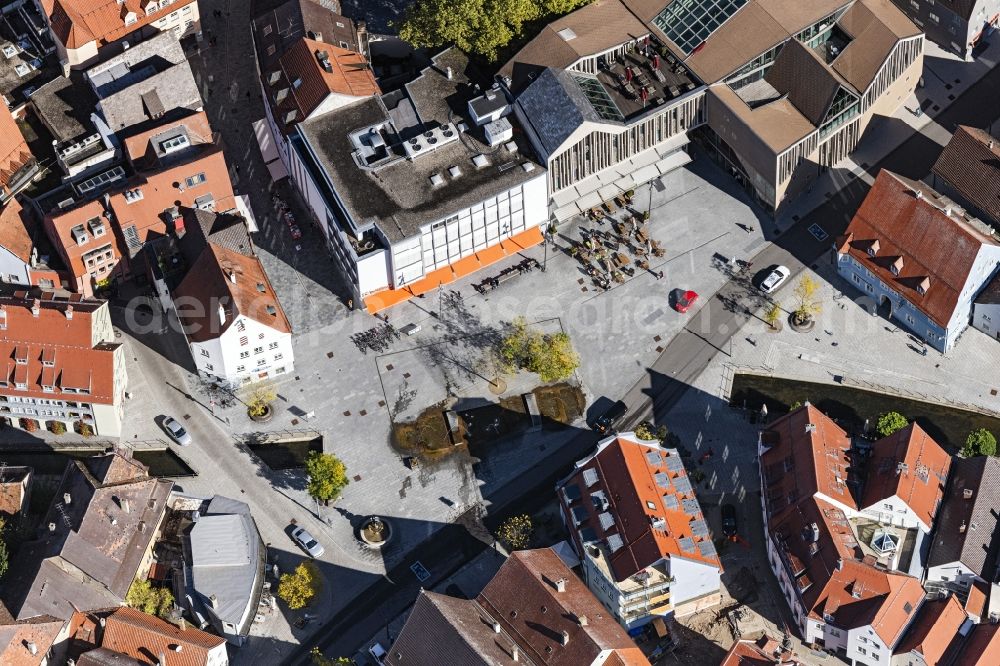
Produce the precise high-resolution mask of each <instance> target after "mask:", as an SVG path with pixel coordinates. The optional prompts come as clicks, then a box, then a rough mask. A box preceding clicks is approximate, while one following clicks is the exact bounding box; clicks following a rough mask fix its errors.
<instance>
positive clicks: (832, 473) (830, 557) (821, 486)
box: [760, 403, 923, 646]
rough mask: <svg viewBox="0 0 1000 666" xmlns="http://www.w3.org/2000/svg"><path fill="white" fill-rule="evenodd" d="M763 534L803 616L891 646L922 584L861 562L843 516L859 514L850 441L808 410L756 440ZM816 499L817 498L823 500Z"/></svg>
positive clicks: (784, 419)
mask: <svg viewBox="0 0 1000 666" xmlns="http://www.w3.org/2000/svg"><path fill="white" fill-rule="evenodd" d="M762 442H763V444H764V445H765V446H766V447H770V448H768V449H767V450H766V451H765V452H764V453H763V454H762V455H761V457H760V464H761V467H762V469H763V472H764V489H763V491H764V493H765V499H766V501H767V507H766V508H767V512H768V515H767V525H768V531H769V533H770V534H771V535H773V538H774V540H775V544H776V547H777V548H778V550H779V552H780V553H781V554H782V555H783V558H782V559H783V561H784V562H785V563H786V569H788V574H789V577H790V578H791V579H792V580H794V581H795V582H796V584H797V585H798V588H799V593H800V594H801V597H802V601H803V604H804V605H805V607H806V610H807V612H808V613H809V615H810V616H811V617H812V618H814V619H816V620H820V621H824V620H825V619H826V618H827V617H829V618H831V620H830V621H831V622H832V623H833V624H835V625H836V626H838V627H843V628H856V627H861V626H865V625H871V626H872V628H873V629H874V630H875V631H876V632H877V633H878V634H879V636H880V637H881V638H882V639H883V640H884V641H885V642H886V644H887V645H890V646H891V645H894V644H895V642H896V640H897V639H898V637H899V635H900V633H901V632H902V630H903V628H904V627H905V626H906V625H907V624H908V622H909V618H910V616H911V614H912V613H913V612H914V611H916V609H917V607H918V606H919V603H920V600H921V599H922V598H923V588H922V587H921V586H920V581H918V580H917V579H916V578H913V577H911V576H907V575H904V574H898V573H893V572H889V571H884V570H881V569H877V568H875V567H874V566H871V565H869V564H866V563H864V562H862V561H860V560H859V559H858V558H860V557H861V550H860V546H859V545H858V542H857V538H856V537H855V535H854V532H853V530H852V529H851V527H850V524H849V523H848V520H847V516H846V514H845V513H844V511H843V510H842V509H840V508H838V507H836V506H834V505H833V504H831V503H830V502H829V501H827V500H826V499H823V497H822V496H825V497H827V498H830V499H831V500H834V501H836V502H839V503H840V504H842V505H843V506H845V507H847V508H849V509H852V510H854V511H857V510H858V509H859V507H858V504H857V502H856V501H855V499H854V497H853V495H852V493H851V492H850V485H849V484H851V483H853V479H852V478H849V470H850V467H851V464H852V463H851V457H850V454H849V449H850V447H851V441H850V438H849V437H848V436H847V434H846V433H845V432H844V430H843V429H841V428H840V427H839V426H838V425H837V424H836V423H834V422H833V421H832V420H831V419H830V418H829V417H828V416H826V415H825V414H823V413H822V412H820V411H819V410H818V409H816V408H815V407H814V406H813V405H811V404H808V403H807V404H806V405H804V406H803V407H801V408H799V409H797V410H795V411H793V412H791V413H789V414H788V415H786V416H784V417H782V418H780V419H778V420H777V421H775V422H774V423H773V424H771V426H770V428H769V429H768V430H767V431H766V432H764V433H763V434H762ZM821 495H822V496H821Z"/></svg>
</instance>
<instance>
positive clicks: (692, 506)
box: [681, 499, 701, 516]
mask: <svg viewBox="0 0 1000 666" xmlns="http://www.w3.org/2000/svg"><path fill="white" fill-rule="evenodd" d="M681 506H682V507H683V508H684V513H686V514H687V515H689V516H696V515H698V514H699V513H701V507H700V506H698V500H696V499H686V500H681Z"/></svg>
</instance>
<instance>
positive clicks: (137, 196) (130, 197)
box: [124, 187, 143, 204]
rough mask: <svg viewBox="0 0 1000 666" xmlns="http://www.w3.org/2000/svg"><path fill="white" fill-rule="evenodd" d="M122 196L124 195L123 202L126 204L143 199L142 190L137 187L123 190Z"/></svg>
mask: <svg viewBox="0 0 1000 666" xmlns="http://www.w3.org/2000/svg"><path fill="white" fill-rule="evenodd" d="M124 196H125V203H127V204H133V203H135V202H136V201H142V199H143V196H142V190H141V189H139V188H138V187H137V188H135V189H134V190H125V194H124Z"/></svg>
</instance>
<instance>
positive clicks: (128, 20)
mask: <svg viewBox="0 0 1000 666" xmlns="http://www.w3.org/2000/svg"><path fill="white" fill-rule="evenodd" d="M137 20H138V19H137V18H136V16H135V12H132V11H129V12H125V25H132V24H134V23H135V22H136V21H137Z"/></svg>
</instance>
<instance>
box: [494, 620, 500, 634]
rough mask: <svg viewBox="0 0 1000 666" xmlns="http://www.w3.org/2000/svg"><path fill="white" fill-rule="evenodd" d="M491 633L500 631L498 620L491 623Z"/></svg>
mask: <svg viewBox="0 0 1000 666" xmlns="http://www.w3.org/2000/svg"><path fill="white" fill-rule="evenodd" d="M493 633H494V634H499V633H500V623H499V622H494V623H493Z"/></svg>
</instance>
